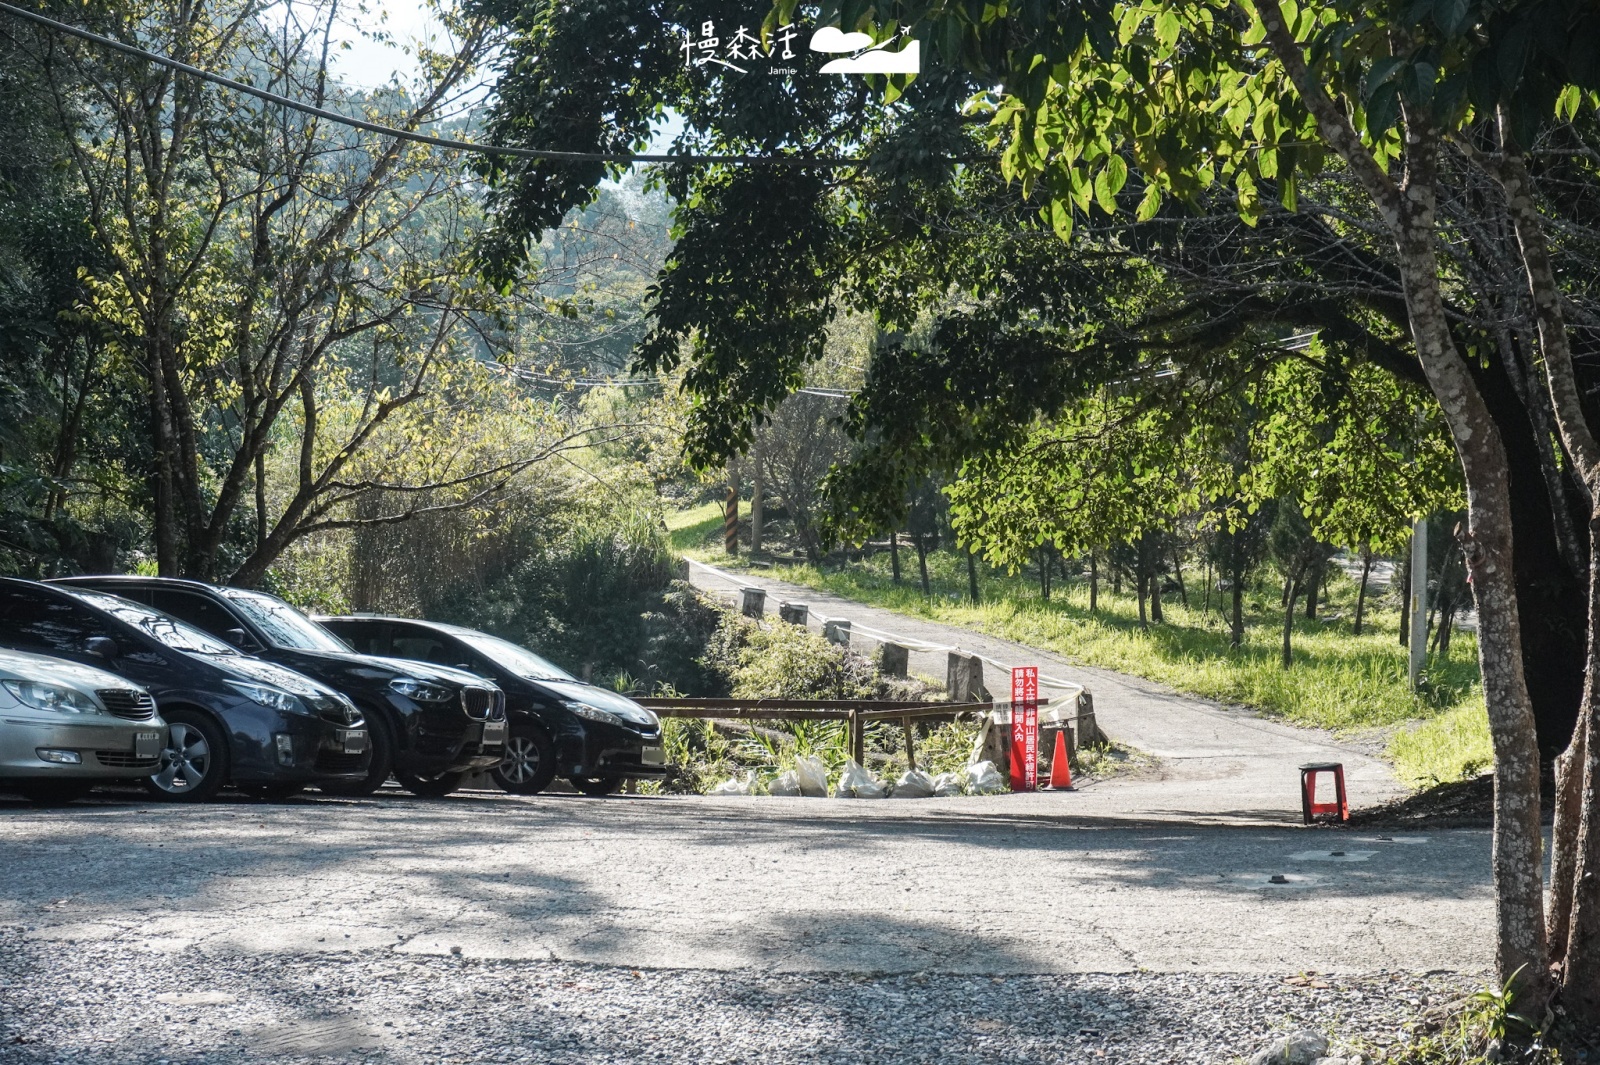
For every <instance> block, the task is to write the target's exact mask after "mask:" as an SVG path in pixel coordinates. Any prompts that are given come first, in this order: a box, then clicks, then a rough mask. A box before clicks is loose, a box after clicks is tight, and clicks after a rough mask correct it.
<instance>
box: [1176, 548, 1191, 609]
mask: <svg viewBox="0 0 1600 1065" xmlns="http://www.w3.org/2000/svg"><path fill="white" fill-rule="evenodd" d="M1172 575H1173V576H1174V577H1176V578H1177V580H1178V598H1179V599H1180V600H1181V601H1182V602H1183V605H1184V608H1185V609H1187V608H1188V606H1189V589H1187V588H1185V587H1184V586H1183V556H1182V555H1181V554H1180V553H1179V552H1178V549H1177V547H1176V546H1174V547H1173V549H1172Z"/></svg>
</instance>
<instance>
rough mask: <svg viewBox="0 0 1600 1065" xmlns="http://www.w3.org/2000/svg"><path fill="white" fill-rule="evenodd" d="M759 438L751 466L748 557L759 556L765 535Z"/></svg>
mask: <svg viewBox="0 0 1600 1065" xmlns="http://www.w3.org/2000/svg"><path fill="white" fill-rule="evenodd" d="M760 440H761V438H760V437H759V436H758V437H757V438H756V441H757V442H756V445H755V456H754V462H753V463H752V466H751V474H752V478H753V479H752V481H751V486H750V555H751V557H754V556H756V555H759V554H761V552H762V549H763V546H764V543H763V542H764V541H765V540H766V535H767V514H766V499H765V497H766V494H767V491H766V489H767V479H766V477H765V476H764V474H763V472H762V466H763V462H762V459H761V450H760V448H761V444H760Z"/></svg>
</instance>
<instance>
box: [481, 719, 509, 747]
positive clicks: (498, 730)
mask: <svg viewBox="0 0 1600 1065" xmlns="http://www.w3.org/2000/svg"><path fill="white" fill-rule="evenodd" d="M483 742H484V743H504V742H506V723H505V722H504V721H485V722H484V723H483Z"/></svg>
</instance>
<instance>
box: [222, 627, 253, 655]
mask: <svg viewBox="0 0 1600 1065" xmlns="http://www.w3.org/2000/svg"><path fill="white" fill-rule="evenodd" d="M222 638H223V639H224V640H227V641H228V642H229V643H231V644H233V646H235V647H237V648H239V649H241V650H243V649H244V647H245V646H246V645H247V644H249V643H250V634H249V633H248V632H245V631H244V630H243V629H229V630H228V631H227V632H224V633H223V634H222Z"/></svg>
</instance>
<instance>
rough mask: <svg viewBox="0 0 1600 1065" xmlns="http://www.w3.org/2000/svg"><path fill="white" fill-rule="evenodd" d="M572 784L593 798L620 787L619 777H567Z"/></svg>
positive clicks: (620, 779) (620, 780)
mask: <svg viewBox="0 0 1600 1065" xmlns="http://www.w3.org/2000/svg"><path fill="white" fill-rule="evenodd" d="M567 779H568V780H570V781H571V782H572V786H573V787H575V788H577V789H578V790H579V791H581V792H583V793H584V794H585V795H588V796H591V797H593V798H599V797H600V796H602V795H610V794H611V793H612V792H614V791H616V790H617V789H618V788H620V787H622V778H621V777H568V778H567Z"/></svg>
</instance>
